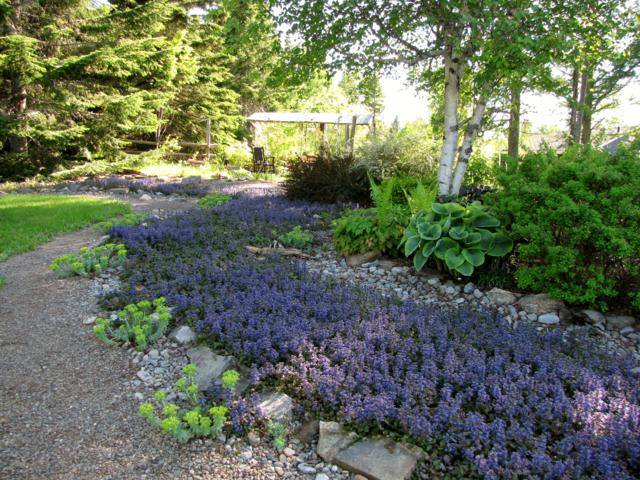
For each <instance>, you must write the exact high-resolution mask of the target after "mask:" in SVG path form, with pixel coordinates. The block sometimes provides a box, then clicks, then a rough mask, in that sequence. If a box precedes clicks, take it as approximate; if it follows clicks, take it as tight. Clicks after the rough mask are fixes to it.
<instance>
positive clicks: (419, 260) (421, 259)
mask: <svg viewBox="0 0 640 480" xmlns="http://www.w3.org/2000/svg"><path fill="white" fill-rule="evenodd" d="M425 263H427V257H425V256H424V255H423V254H422V252H421V251H420V250H418V251H417V252H416V254H415V255H414V256H413V266H414V268H415V269H416V271H418V272H419V271H420V270H422V267H424V264H425Z"/></svg>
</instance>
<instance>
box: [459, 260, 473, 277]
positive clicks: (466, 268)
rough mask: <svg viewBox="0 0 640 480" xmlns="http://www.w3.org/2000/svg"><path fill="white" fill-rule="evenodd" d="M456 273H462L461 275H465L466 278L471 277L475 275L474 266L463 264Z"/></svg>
mask: <svg viewBox="0 0 640 480" xmlns="http://www.w3.org/2000/svg"><path fill="white" fill-rule="evenodd" d="M456 272H458V273H460V274H461V275H464V276H465V277H470V276H471V274H472V273H473V265H471V264H470V263H469V262H467V261H465V262H462V263H461V264H460V265H458V266H457V267H456Z"/></svg>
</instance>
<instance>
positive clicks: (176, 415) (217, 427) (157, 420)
mask: <svg viewBox="0 0 640 480" xmlns="http://www.w3.org/2000/svg"><path fill="white" fill-rule="evenodd" d="M196 373H197V367H196V365H194V364H193V363H190V364H188V365H186V366H185V367H184V368H183V369H182V374H183V376H182V377H180V379H179V380H178V382H176V387H177V388H178V390H180V391H181V392H184V393H185V394H186V397H187V403H188V407H187V408H180V407H179V406H178V405H177V404H175V403H170V402H167V394H166V392H165V391H163V390H158V391H156V393H155V394H154V401H155V405H154V404H153V403H150V402H145V403H143V404H141V405H140V408H139V413H140V415H141V416H142V417H143V418H144V419H145V420H147V421H148V422H149V423H150V424H151V425H153V426H155V427H158V428H160V429H161V430H162V432H163V433H164V434H166V435H171V436H172V437H174V438H175V439H177V440H178V441H180V442H187V441H189V440H190V439H192V438H194V437H208V436H216V435H219V434H220V433H221V432H222V430H223V428H224V425H225V423H226V422H227V416H228V413H229V409H228V408H227V407H225V406H224V405H214V406H212V407H210V408H208V409H205V408H204V407H203V406H202V405H201V396H200V391H199V389H198V384H197V383H196Z"/></svg>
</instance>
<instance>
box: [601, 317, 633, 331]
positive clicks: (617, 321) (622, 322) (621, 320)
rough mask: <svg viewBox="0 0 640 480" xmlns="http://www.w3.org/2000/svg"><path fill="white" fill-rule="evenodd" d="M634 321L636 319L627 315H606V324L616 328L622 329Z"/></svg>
mask: <svg viewBox="0 0 640 480" xmlns="http://www.w3.org/2000/svg"><path fill="white" fill-rule="evenodd" d="M634 323H636V319H635V318H634V317H630V316H628V315H607V325H609V326H611V327H612V328H615V329H616V330H622V329H623V328H625V327H633V325H634Z"/></svg>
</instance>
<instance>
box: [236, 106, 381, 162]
mask: <svg viewBox="0 0 640 480" xmlns="http://www.w3.org/2000/svg"><path fill="white" fill-rule="evenodd" d="M372 119H373V116H372V115H369V114H351V113H305V112H256V113H254V114H252V115H251V116H250V117H249V118H248V120H249V122H250V123H251V125H252V127H253V128H254V129H255V127H256V123H298V124H301V125H302V124H306V123H314V124H317V125H319V128H320V131H321V132H322V144H323V145H325V143H326V138H327V137H326V136H327V130H326V126H327V125H344V137H345V148H346V149H348V150H349V151H350V152H353V143H354V141H355V136H356V127H357V126H358V125H367V126H369V125H371V121H372Z"/></svg>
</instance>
